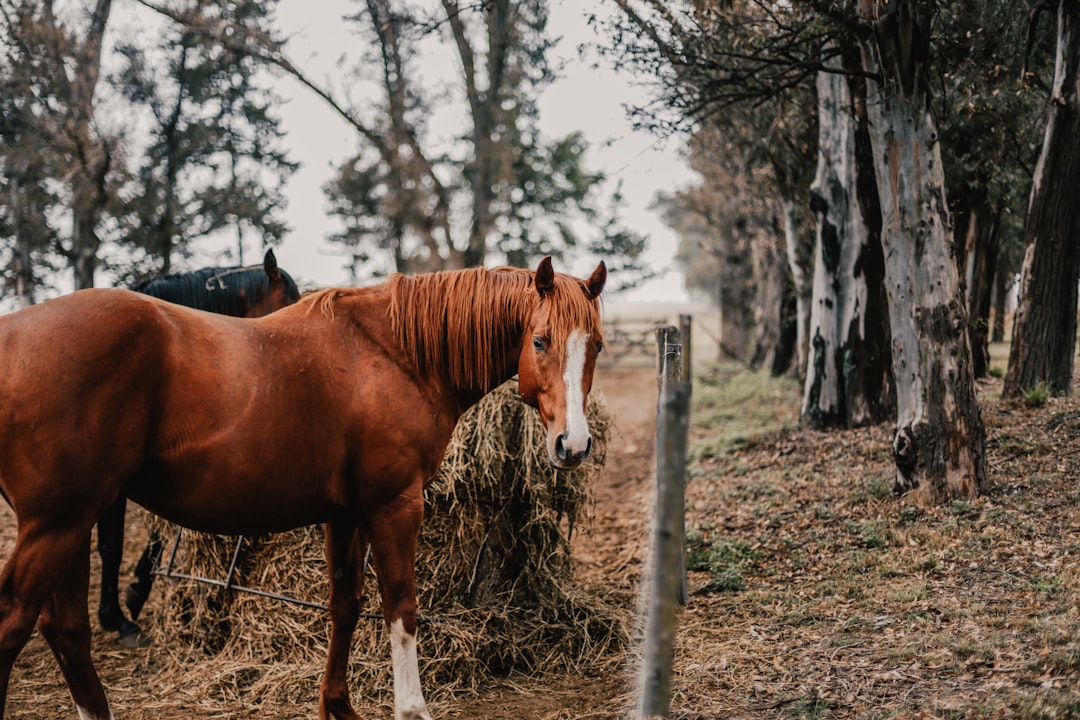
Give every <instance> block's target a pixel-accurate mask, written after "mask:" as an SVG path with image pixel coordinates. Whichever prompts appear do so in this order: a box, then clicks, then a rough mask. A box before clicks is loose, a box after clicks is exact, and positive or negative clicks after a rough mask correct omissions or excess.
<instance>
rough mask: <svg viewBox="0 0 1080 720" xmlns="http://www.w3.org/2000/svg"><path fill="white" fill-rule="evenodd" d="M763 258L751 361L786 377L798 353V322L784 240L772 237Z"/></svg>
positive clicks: (757, 365)
mask: <svg viewBox="0 0 1080 720" xmlns="http://www.w3.org/2000/svg"><path fill="white" fill-rule="evenodd" d="M768 240H771V242H768V241H766V244H765V247H764V254H765V256H764V257H763V258H762V268H763V273H762V278H761V281H760V282H759V283H758V293H757V300H756V305H757V311H756V312H755V316H756V322H755V323H754V325H755V332H754V354H753V356H752V357H751V359H750V364H751V366H753V367H755V368H762V367H763V368H768V369H769V373H770V374H772V375H774V376H779V375H783V374H784V373H786V372H787V370H788V368H789V367H791V364H792V358H793V356H794V354H795V323H794V318H793V317H792V316H793V314H794V313H793V310H794V308H793V307H792V306H793V304H794V303H793V302H789V300H792V301H793V300H794V298H795V288H794V286H793V284H792V281H791V276H790V275H789V274H788V267H787V265H786V264H785V263H784V255H785V250H784V243H783V239H782V238H781V237H780V236H779V235H777V236H774V237H772V238H769V239H768Z"/></svg>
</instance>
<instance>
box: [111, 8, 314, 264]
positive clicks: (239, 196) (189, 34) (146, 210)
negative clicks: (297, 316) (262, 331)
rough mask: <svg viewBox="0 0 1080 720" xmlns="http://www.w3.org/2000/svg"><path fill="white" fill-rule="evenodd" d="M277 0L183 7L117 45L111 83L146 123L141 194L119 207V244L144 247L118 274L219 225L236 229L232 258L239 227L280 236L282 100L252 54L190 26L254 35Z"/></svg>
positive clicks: (137, 174) (269, 240)
mask: <svg viewBox="0 0 1080 720" xmlns="http://www.w3.org/2000/svg"><path fill="white" fill-rule="evenodd" d="M275 4H276V0H232V1H231V2H227V3H222V4H219V5H215V6H214V8H213V10H210V9H209V8H207V7H205V6H202V5H200V6H197V7H191V8H187V9H184V10H181V11H180V13H181V14H180V17H179V20H180V22H174V23H172V24H170V25H168V26H167V27H166V29H165V32H164V33H162V34H161V35H160V36H157V37H156V38H155V40H156V43H155V44H154V45H152V46H146V45H143V44H142V43H143V42H144V38H131V39H129V40H122V41H121V42H119V43H118V44H117V52H118V53H119V55H120V56H121V58H122V59H123V63H122V65H121V67H120V69H119V71H118V72H117V73H116V74H115V75H114V77H113V82H114V84H115V85H116V87H117V89H118V90H119V92H120V93H121V94H122V95H123V96H124V97H125V98H126V99H127V100H128V101H130V102H131V103H132V105H133V106H134V108H135V109H136V110H138V111H140V112H145V113H146V117H147V120H148V125H149V128H150V140H149V144H148V147H147V149H146V152H145V154H144V155H143V156H142V157H141V158H140V159H139V161H138V163H137V164H136V165H137V166H136V168H135V170H134V173H133V176H132V178H131V179H132V181H133V182H134V183H135V184H137V186H138V187H139V188H140V192H139V193H138V194H137V195H136V196H134V197H133V198H132V199H131V200H129V201H128V202H125V203H123V204H122V205H121V207H120V208H119V211H120V220H121V225H122V228H123V231H122V236H123V238H124V240H125V242H126V243H128V244H129V245H130V246H132V248H133V249H136V250H141V251H142V252H143V253H144V254H143V255H142V256H141V262H140V260H139V259H136V261H135V265H134V267H128V268H124V267H119V268H116V269H117V270H118V271H119V272H120V274H121V275H122V276H123V275H125V274H131V275H135V276H138V275H141V274H147V273H156V272H160V271H161V270H162V269H169V268H170V262H171V259H172V256H173V254H174V253H179V255H180V256H183V255H185V254H187V253H188V246H189V244H190V243H192V242H194V241H195V240H197V239H199V238H202V237H205V236H208V235H211V234H213V233H216V232H219V231H222V230H225V229H233V230H234V231H235V232H236V233H237V238H238V243H237V255H242V253H243V245H244V244H243V236H244V233H245V232H251V233H253V234H254V235H256V237H257V238H258V245H259V247H262V246H264V245H266V244H273V243H275V242H277V241H279V240H280V239H281V238H282V237H283V236H284V234H285V232H286V230H287V228H286V226H285V224H284V220H283V217H282V212H283V210H284V207H285V204H286V202H285V195H284V185H285V182H286V180H287V179H288V177H289V175H291V174H292V173H293V172H294V171H295V170H296V167H297V166H296V164H295V163H292V162H290V161H289V160H288V159H287V157H286V154H285V152H284V151H283V150H281V149H280V145H281V140H282V132H281V130H280V129H279V124H278V123H279V121H278V119H277V117H276V116H275V115H274V112H273V109H272V108H273V107H274V106H275V105H278V104H280V102H281V101H280V99H279V98H277V97H275V96H274V95H273V94H272V93H270V92H269V91H268V90H267V89H266V82H267V81H266V79H265V78H264V77H261V76H260V67H261V66H260V64H259V63H258V62H257V61H256V60H255V59H254V58H252V57H251V56H249V55H245V54H241V53H237V52H235V51H234V50H233V49H232V48H230V47H228V46H227V45H226V44H224V43H222V42H221V41H220V38H218V37H216V36H213V35H209V34H207V33H205V32H198V31H193V30H192V28H191V26H197V25H198V24H200V23H202V24H205V23H207V22H221V23H224V24H226V25H228V26H229V27H230V28H233V30H232V32H234V33H240V32H258V31H260V30H264V29H265V27H266V25H267V24H268V23H269V22H270V19H271V16H272V13H273V9H274V5H275ZM188 13H190V15H189V14H188ZM208 13H209V17H208ZM181 23H183V24H181ZM160 58H165V60H164V62H163V61H162V60H161V59H160ZM134 257H135V258H140V256H139V253H138V252H136V253H134ZM239 259H240V258H239V257H237V260H239Z"/></svg>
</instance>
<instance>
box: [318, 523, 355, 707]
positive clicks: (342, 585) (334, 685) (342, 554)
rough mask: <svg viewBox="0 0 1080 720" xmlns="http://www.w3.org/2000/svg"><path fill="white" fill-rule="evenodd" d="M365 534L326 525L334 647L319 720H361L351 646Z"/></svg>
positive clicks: (342, 525) (321, 692) (349, 527)
mask: <svg viewBox="0 0 1080 720" xmlns="http://www.w3.org/2000/svg"><path fill="white" fill-rule="evenodd" d="M364 544H365V543H364V540H363V537H362V534H361V533H360V532H359V531H358V530H356V528H354V527H353V526H352V525H349V524H347V523H327V524H326V564H327V569H328V571H329V573H330V648H329V652H328V653H327V658H326V672H325V674H324V675H323V681H322V687H321V688H320V690H319V720H329V719H330V718H333V719H334V720H359V716H358V715H357V714H356V711H354V710H353V709H352V703H350V702H349V678H348V670H349V647H350V646H351V644H352V636H353V631H355V630H356V623H357V621H358V620H359V618H360V593H361V592H362V591H363V579H362V578H360V577H359V571H358V567H359V562H358V557H359V552H361V547H362V546H363V545H364Z"/></svg>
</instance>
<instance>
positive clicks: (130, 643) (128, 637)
mask: <svg viewBox="0 0 1080 720" xmlns="http://www.w3.org/2000/svg"><path fill="white" fill-rule="evenodd" d="M153 641H154V639H153V638H152V637H150V635H149V634H148V633H144V632H143V631H142V628H140V627H139V626H138V625H136V624H134V623H126V624H125V627H124V628H123V629H122V630H121V631H120V633H119V634H118V635H117V636H116V644H117V645H119V646H120V647H123V648H127V649H128V650H137V649H139V648H144V647H149V646H150V643H152V642H153Z"/></svg>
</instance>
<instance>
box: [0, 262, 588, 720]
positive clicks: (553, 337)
mask: <svg viewBox="0 0 1080 720" xmlns="http://www.w3.org/2000/svg"><path fill="white" fill-rule="evenodd" d="M606 278H607V271H606V269H605V268H604V266H603V264H602V263H601V264H600V265H599V266H598V267H597V268H596V270H595V271H593V273H592V274H591V275H590V276H589V277H588V278H587V279H585V280H579V279H577V278H574V277H571V276H569V275H562V274H557V273H555V272H554V270H553V269H552V267H551V261H550V259H546V258H545V259H544V260H543V261H542V262H541V263H540V265H539V266H538V267H537V269H536V270H535V271H529V270H516V269H511V268H499V269H495V270H485V269H481V268H473V269H469V270H459V271H455V272H443V273H432V274H429V275H418V276H416V277H405V276H401V275H395V276H394V277H393V278H392V279H391V280H389V281H388V282H385V283H382V284H380V285H375V286H372V287H367V288H356V289H337V290H324V291H321V292H318V293H313V294H309V295H307V296H305V297H303V298H301V299H300V301H299V302H297V303H295V304H294V305H291V306H289V307H287V308H284V309H282V310H279V311H277V312H275V313H271V314H270V315H267V316H266V317H262V318H257V319H254V320H243V319H238V318H231V317H225V316H222V315H215V314H212V313H205V312H199V311H197V310H192V309H189V308H185V307H181V306H179V305H173V304H170V303H166V302H162V301H160V300H158V299H156V298H151V297H147V296H145V295H140V294H138V293H134V292H131V291H128V290H83V291H81V292H77V293H73V294H71V295H67V296H64V297H61V298H56V299H55V300H49V301H48V302H45V303H42V304H40V305H36V306H34V307H30V308H27V309H25V310H20V311H19V312H15V313H11V314H10V315H6V316H4V317H2V318H0V349H2V350H0V492H2V494H3V496H4V497H5V498H6V499H7V501H8V502H9V503H10V505H11V506H12V508H13V509H14V510H15V515H16V517H17V519H18V534H17V536H16V538H15V546H14V548H13V549H12V551H11V554H10V556H9V557H8V559H7V562H6V563H5V565H4V569H3V572H2V573H0V717H2V715H3V708H4V706H5V704H6V700H7V690H8V683H9V681H10V678H11V672H12V668H13V667H14V665H15V660H16V658H17V657H18V656H19V653H20V652H21V651H22V649H23V647H24V646H25V645H26V642H27V641H28V640H29V638H30V635H31V633H32V632H33V629H34V624H35V623H37V627H38V629H39V630H40V632H41V636H42V637H43V638H44V639H45V641H46V642H47V643H48V644H49V646H50V647H51V648H52V651H53V654H54V655H55V656H56V658H57V660H58V664H59V666H60V669H61V671H62V672H63V674H64V679H65V680H66V682H67V686H68V689H69V690H70V691H71V696H72V698H73V699H74V701H75V705H76V707H77V714H78V717H79V718H80V720H111V719H112V717H113V716H112V712H111V711H110V709H109V703H108V701H107V700H106V697H105V690H104V688H103V687H102V685H101V681H100V679H99V678H98V675H97V672H96V670H95V669H94V665H93V661H92V659H91V656H90V648H91V644H90V620H89V615H88V613H87V594H88V586H89V577H90V558H89V556H90V535H91V529H92V528H93V526H94V524H95V523H96V522H97V521H98V519H99V518H100V517H101V515H102V513H104V512H105V510H106V509H107V508H108V507H109V506H110V505H111V504H112V503H113V502H115V501H116V499H117V498H118V497H121V496H127V497H129V498H131V499H132V500H133V501H135V502H137V503H139V504H140V505H142V506H143V507H145V508H147V509H148V510H150V511H151V512H153V513H156V514H158V515H161V516H163V517H165V518H167V519H169V520H171V521H173V522H176V523H178V524H180V525H183V526H185V527H190V528H193V529H195V530H201V531H204V532H213V533H219V534H225V535H253V534H261V533H270V532H278V531H283V530H288V529H290V528H295V527H300V526H303V525H310V524H313V523H324V524H325V533H326V541H325V548H326V558H327V571H328V574H329V580H330V598H329V603H328V604H329V608H330V611H329V615H330V638H329V644H328V648H327V660H326V666H325V671H324V673H323V680H322V686H321V688H320V691H319V699H318V713H319V717H320V718H324V719H326V718H334V720H359V716H358V715H357V714H356V712H355V711H354V710H353V708H352V704H351V702H350V698H349V687H348V668H349V662H348V661H349V648H350V645H351V642H352V636H353V631H354V630H355V629H356V625H357V622H358V620H359V616H360V590H361V589H362V585H361V583H359V575H360V569H361V563H362V558H363V548H365V547H367V546H368V545H370V547H371V558H372V561H373V563H374V567H375V572H376V575H377V577H378V581H379V594H380V596H381V599H382V611H383V619H384V622H385V623H386V626H387V628H388V630H389V637H390V649H391V658H392V664H393V676H394V717H395V719H396V720H431V715H430V714H429V713H428V711H427V705H426V703H425V702H424V696H423V693H422V692H421V688H420V674H419V666H418V663H417V645H416V575H415V567H414V563H415V560H416V543H417V536H418V534H419V531H420V523H421V520H422V518H423V514H424V487H425V486H427V485H428V483H430V482H431V481H432V480H433V479H434V478H435V475H436V472H437V471H438V467H439V464H440V463H441V462H442V458H443V454H444V453H445V451H446V446H447V444H448V443H449V442H450V436H451V434H452V433H453V431H454V426H455V425H456V423H457V421H458V418H460V417H461V415H462V413H464V412H465V411H466V410H467V409H468V408H469V407H470V406H471V405H473V404H474V403H476V402H477V401H478V400H479V399H480V398H481V397H483V396H484V395H485V394H486V393H488V392H490V391H491V390H493V389H494V388H495V387H497V386H498V385H500V384H502V383H503V382H504V381H506V380H508V379H509V378H510V377H512V376H513V375H514V374H515V373H516V374H517V375H518V388H519V391H520V393H521V396H522V399H523V400H524V401H525V402H526V403H528V404H530V405H532V406H533V407H535V408H537V410H538V411H539V416H540V419H541V420H542V421H543V423H544V426H545V427H546V428H547V437H546V440H545V448H546V450H547V457H548V460H549V461H550V462H551V464H552V465H554V466H555V467H558V468H564V469H568V468H574V467H578V466H579V465H580V464H581V463H582V462H583V461H584V460H585V458H586V457H587V456H588V455H589V450H590V447H591V445H592V436H591V434H590V431H589V425H588V421H587V419H586V415H585V402H586V398H587V397H588V394H589V391H590V390H591V388H592V379H593V370H594V369H595V367H596V356H597V353H599V352H600V348H601V345H602V340H603V334H602V327H601V321H600V304H599V296H600V293H601V292H602V290H603V288H604V283H605V280H606ZM58 348H60V350H58ZM481 631H482V628H478V629H477V632H481ZM48 712H50V713H54V714H55V709H54V708H48ZM34 714H35V715H36V714H37V713H34Z"/></svg>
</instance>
